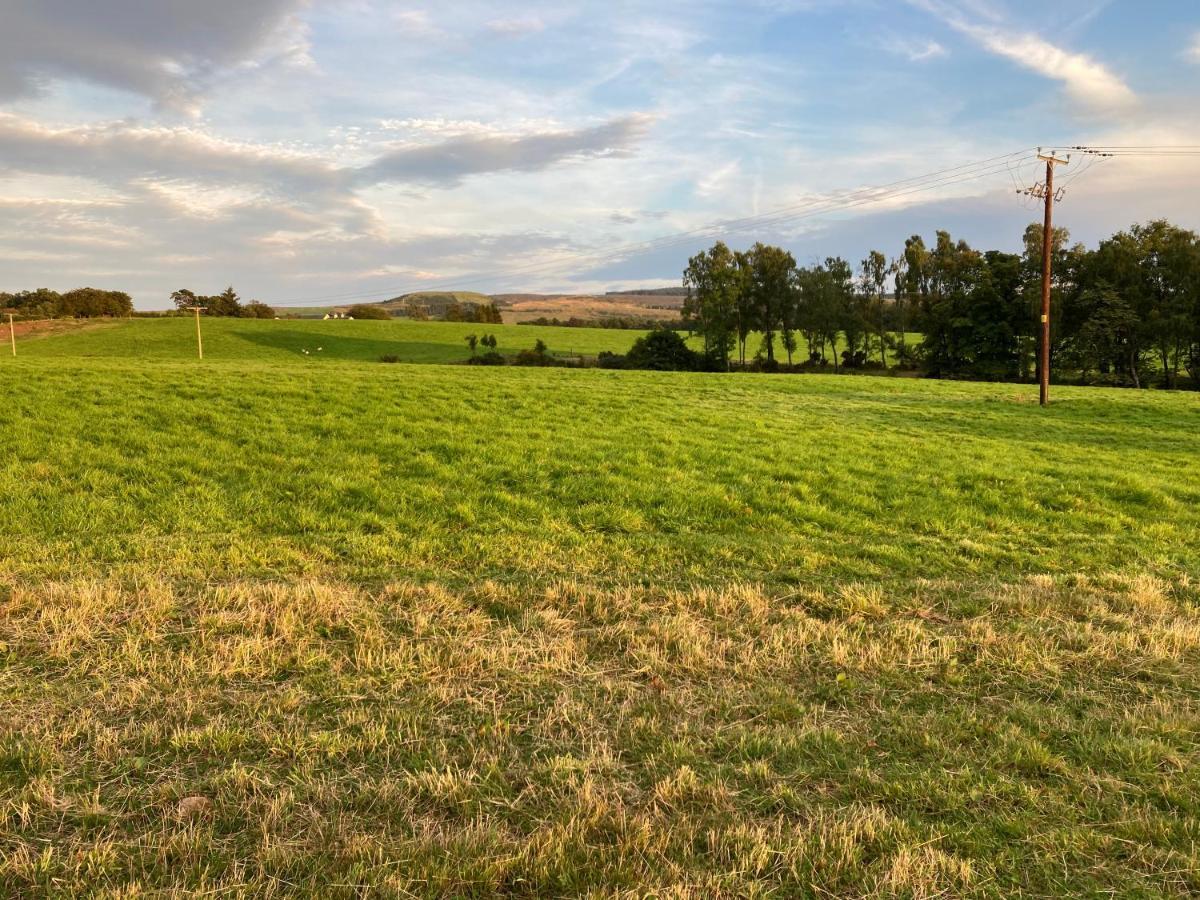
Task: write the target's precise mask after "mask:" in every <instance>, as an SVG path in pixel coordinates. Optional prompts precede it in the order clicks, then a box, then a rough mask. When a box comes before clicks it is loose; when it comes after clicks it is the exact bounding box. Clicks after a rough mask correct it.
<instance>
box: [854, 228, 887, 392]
mask: <svg viewBox="0 0 1200 900" xmlns="http://www.w3.org/2000/svg"><path fill="white" fill-rule="evenodd" d="M887 278H888V260H887V257H886V256H884V255H883V254H882V253H880V252H879V251H878V250H872V251H871V252H870V253H868V254H867V257H866V259H864V260H863V261H862V269H861V274H860V284H861V286H862V293H863V296H864V298H865V310H864V312H865V317H866V319H867V320H868V321H869V322H870V323H871V325H872V326H873V327H874V329H875V333H876V335H877V336H878V341H879V361H880V362H881V363H883V367H884V368H885V369H886V368H887V320H886V312H887V310H886V307H885V303H884V291H885V289H886V286H887Z"/></svg>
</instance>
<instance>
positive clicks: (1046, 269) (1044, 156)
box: [1024, 147, 1071, 406]
mask: <svg viewBox="0 0 1200 900" xmlns="http://www.w3.org/2000/svg"><path fill="white" fill-rule="evenodd" d="M1038 159H1040V160H1042V162H1044V163H1045V164H1046V181H1045V183H1044V184H1038V185H1034V186H1033V187H1031V188H1029V190H1027V191H1024V193H1026V194H1028V195H1029V196H1030V197H1040V198H1043V199H1045V201H1046V221H1045V224H1044V225H1043V226H1042V337H1041V345H1040V347H1039V351H1038V352H1039V356H1038V376H1039V379H1038V380H1039V381H1040V383H1041V390H1040V394H1041V404H1042V406H1045V405H1046V404H1047V403H1049V402H1050V275H1051V267H1052V265H1053V259H1054V204H1055V203H1057V202H1058V201H1060V200H1062V196H1063V192H1062V189H1061V188H1060V189H1059V190H1058V191H1057V192H1056V191H1055V190H1054V167H1055V166H1065V165H1068V164H1069V163H1070V162H1071V157H1070V156H1069V155H1068V156H1067V158H1066V159H1059V158H1058V156H1056V155H1055V153H1054V151H1051V152H1050V153H1042V151H1041V148H1040V147H1039V148H1038Z"/></svg>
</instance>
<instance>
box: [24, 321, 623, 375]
mask: <svg viewBox="0 0 1200 900" xmlns="http://www.w3.org/2000/svg"><path fill="white" fill-rule="evenodd" d="M201 328H202V333H203V338H204V355H205V357H206V358H207V359H210V360H227V361H228V360H246V361H251V360H253V361H262V362H269V361H280V362H282V361H285V360H291V361H296V360H297V358H298V357H305V351H307V352H308V356H307V358H305V360H304V361H305V362H309V363H313V364H316V363H321V362H350V361H357V362H376V361H378V360H379V358H380V357H381V356H393V357H396V359H397V360H399V361H400V362H407V363H455V362H465V361H466V360H467V359H468V358H469V357H470V355H471V351H470V348H469V347H468V346H467V343H466V340H465V338H466V337H467V336H468V335H471V334H474V335H476V336H477V337H482V336H483V335H485V334H494V335H495V336H496V339H497V342H498V349H499V350H500V352H502V353H508V354H512V353H516V352H517V351H519V350H525V349H529V348H531V347H532V346H533V344H534V341H536V340H537V339H538V338H541V339H542V340H543V341H545V342H546V344H547V345H548V346H549V348H550V350H551V352H552V353H555V354H556V355H559V356H577V355H585V356H596V355H598V354H599V353H600V352H601V351H603V350H609V351H611V352H614V353H624V352H625V351H626V350H628V349H629V347H630V346H631V345H632V344H633V342H634V340H636V339H637V338H638V336H640V335H641V334H644V332H638V331H614V330H611V329H604V328H565V327H563V328H556V327H548V328H541V327H536V328H535V327H534V326H527V325H478V324H474V323H457V322H414V321H410V320H408V319H395V320H392V321H390V322H389V321H350V320H345V319H331V320H328V321H326V320H322V319H278V320H262V319H237V318H211V319H210V318H204V319H203V320H202V323H201ZM195 355H196V326H195V323H194V321H193V320H192V319H190V318H187V317H171V318H162V319H122V320H117V321H109V322H102V323H98V324H95V325H89V326H85V327H83V328H80V329H77V330H76V331H74V332H73V333H70V334H65V335H56V336H54V337H53V339H36V340H31V341H30V342H29V343H27V344H26V345H25V347H24V348H23V352H22V356H30V357H33V358H39V359H41V358H62V357H85V358H97V359H125V360H147V361H160V360H161V361H168V360H176V361H179V360H187V359H190V358H192V357H195Z"/></svg>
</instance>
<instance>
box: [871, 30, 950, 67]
mask: <svg viewBox="0 0 1200 900" xmlns="http://www.w3.org/2000/svg"><path fill="white" fill-rule="evenodd" d="M879 46H881V47H882V48H883V49H884V50H886V51H887V52H888V53H893V54H895V55H896V56H902V57H904V58H905V59H907V60H908V61H909V62H915V63H916V62H927V61H929V60H931V59H938V58H939V57H942V56H946V55H947V53H948V51H947V50H946V48H945V47H943V46H942V45H941V44H939V43H938V42H937V41H935V40H933V39H932V38H915V37H901V36H899V35H889V36H887V37H884V38H883V39H882V40H880V42H879Z"/></svg>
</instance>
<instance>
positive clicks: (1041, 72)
mask: <svg viewBox="0 0 1200 900" xmlns="http://www.w3.org/2000/svg"><path fill="white" fill-rule="evenodd" d="M0 22H2V23H3V28H0V290H21V289H28V288H36V287H49V288H53V289H56V290H66V289H70V288H74V287H80V286H84V285H88V286H94V287H101V288H109V289H115V290H125V291H128V292H129V293H130V294H132V295H133V297H134V299H135V302H136V304H137V305H138V306H139V307H141V308H147V309H151V308H163V307H166V306H168V305H169V295H170V293H171V292H172V291H174V290H176V289H179V288H188V289H191V290H194V291H196V292H198V293H216V292H218V291H220V290H221V289H223V288H224V287H225V286H226V285H228V284H232V285H234V286H235V287H236V289H237V290H238V291H239V293H240V294H241V295H242V296H243V298H245V299H250V298H255V299H260V300H263V301H265V302H268V303H274V304H286V305H321V304H326V303H343V302H349V301H351V300H382V299H386V298H389V297H391V296H395V295H397V294H400V293H405V292H408V291H413V290H424V289H448V288H461V289H470V290H481V291H488V292H503V291H531V292H532V291H537V292H559V291H562V292H594V291H604V290H620V289H630V288H635V287H654V286H665V285H670V284H678V283H679V281H680V273H681V271H682V269H683V267H684V265H685V264H686V261H687V258H688V256H689V255H691V254H692V253H695V252H697V251H698V250H700V249H703V248H704V247H705V246H707V245H708V244H711V243H712V241H713V240H715V239H716V237H724V238H725V239H726V240H727V241H728V242H730V243H731V244H733V245H735V246H748V245H749V244H750V243H753V242H754V241H756V240H762V241H765V242H769V243H777V244H781V245H783V246H785V247H787V248H788V249H790V250H792V251H793V253H794V254H795V255H796V257H797V259H798V261H799V262H800V263H801V264H807V263H809V262H812V261H814V260H818V259H823V258H824V257H826V256H832V255H841V256H844V257H846V258H848V259H851V260H855V261H856V260H858V259H861V258H862V257H863V256H865V254H866V253H867V251H868V250H870V249H875V248H877V249H880V250H882V251H883V252H885V253H886V254H888V255H895V254H897V253H898V252H899V251H900V249H902V247H903V242H904V239H905V238H906V237H907V236H909V235H910V234H914V233H919V234H924V235H925V236H926V237H927V238H932V235H933V232H934V230H935V229H938V228H944V229H948V230H950V231H951V232H952V234H953V235H954V236H955V237H956V238H960V237H961V238H964V239H966V240H968V241H969V242H971V243H972V244H973V245H976V246H980V247H984V248H997V249H1009V250H1012V249H1017V248H1018V247H1019V245H1020V238H1021V233H1022V231H1023V230H1024V228H1025V226H1026V225H1027V224H1028V223H1029V222H1031V221H1034V220H1035V219H1038V218H1039V216H1040V213H1039V212H1038V210H1036V209H1033V208H1031V206H1030V202H1029V201H1028V199H1027V198H1023V197H1022V196H1021V195H1019V194H1018V193H1017V189H1019V188H1022V187H1026V186H1029V185H1031V184H1032V183H1034V182H1036V181H1038V180H1039V172H1038V170H1037V166H1036V163H1034V162H1033V156H1034V153H1035V152H1036V151H1035V150H1034V149H1033V148H1036V147H1038V146H1045V147H1067V146H1072V145H1078V144H1119V145H1124V144H1136V145H1164V144H1171V145H1176V144H1184V145H1188V144H1190V145H1200V3H1197V2H1196V0H1058V2H1056V3H1053V4H1047V3H1045V2H1042V0H739V2H708V0H693V2H677V0H655V2H622V0H607V2H571V0H560V2H554V3H545V4H542V3H537V2H530V3H521V4H514V3H494V2H483V0H462V2H454V3H445V2H443V3H440V4H422V3H411V4H410V3H403V2H383V0H203V2H201V0H105V2H103V3H98V2H95V0H36V2H35V0H0ZM1017 151H1023V155H1019V156H1012V157H1006V158H1003V159H1000V160H999V161H997V162H996V163H994V164H993V165H991V166H990V168H989V169H983V168H978V167H977V168H969V166H972V165H974V164H977V163H979V161H981V160H987V159H994V158H996V157H1000V156H1001V155H1003V154H1009V153H1016V152H1017ZM1093 162H1094V161H1093ZM957 166H967V167H968V168H964V169H960V170H957V171H958V173H959V174H961V175H974V174H978V173H981V172H987V173H988V174H987V175H986V176H984V177H978V178H970V179H969V180H968V179H965V178H958V179H955V178H947V179H945V181H948V182H949V183H945V184H942V185H941V186H939V187H935V188H930V189H920V190H918V189H917V188H918V187H921V183H919V182H911V183H910V187H909V189H908V190H906V191H905V192H904V193H903V194H900V195H897V194H896V193H893V195H891V196H889V197H886V198H883V199H881V200H880V201H879V202H874V203H863V204H860V205H856V206H853V207H849V208H847V207H846V203H845V202H840V203H835V202H833V201H832V199H831V198H838V197H844V196H845V195H844V194H842V193H840V192H852V191H859V190H862V189H864V188H866V187H869V186H876V185H888V184H893V183H895V182H898V181H901V180H903V179H914V178H917V177H918V176H923V175H926V174H927V173H932V172H938V171H942V170H948V169H952V168H953V167H957ZM1085 166H1086V169H1085ZM1059 175H1060V178H1061V179H1062V180H1063V181H1064V182H1068V184H1067V192H1066V195H1065V196H1064V198H1063V202H1062V203H1061V204H1060V205H1059V207H1058V209H1057V211H1056V216H1057V217H1058V219H1057V223H1058V224H1061V225H1063V226H1065V227H1067V228H1069V229H1070V230H1071V232H1072V235H1073V237H1074V238H1075V239H1077V240H1080V241H1084V242H1086V243H1089V244H1094V243H1095V242H1096V241H1098V240H1100V239H1102V238H1103V237H1106V236H1107V235H1109V234H1111V233H1113V232H1114V231H1116V230H1118V229H1121V228H1126V227H1128V226H1129V225H1131V224H1133V223H1134V222H1137V221H1144V220H1147V219H1150V218H1162V217H1165V218H1170V219H1172V220H1173V221H1175V222H1177V223H1178V224H1180V225H1184V226H1186V227H1189V228H1197V229H1200V203H1197V202H1196V198H1197V196H1198V192H1197V190H1196V186H1197V183H1198V181H1200V158H1149V159H1125V158H1122V159H1113V160H1107V161H1104V162H1102V163H1095V164H1088V163H1086V162H1085V161H1084V160H1082V159H1080V158H1079V156H1078V154H1076V155H1075V156H1074V157H1073V161H1072V165H1071V166H1067V167H1066V168H1064V169H1060V170H1059ZM856 196H863V195H856ZM805 204H807V206H806V205H805ZM829 207H840V208H829ZM779 210H792V211H793V212H794V213H796V214H793V215H791V216H783V215H779V216H773V215H772V214H773V213H775V212H776V211H779ZM822 211H824V212H822ZM800 212H807V213H808V214H807V215H804V216H800V215H799V213H800ZM818 212H820V214H817V213H818ZM764 216H766V217H767V218H766V219H765V220H763V219H760V220H752V221H749V222H744V221H738V224H726V225H724V226H720V225H718V226H717V227H713V226H714V223H733V222H735V221H736V220H745V219H747V218H751V217H764ZM672 236H674V237H672ZM666 238H671V239H670V240H664V239H666Z"/></svg>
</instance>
